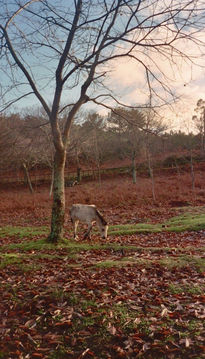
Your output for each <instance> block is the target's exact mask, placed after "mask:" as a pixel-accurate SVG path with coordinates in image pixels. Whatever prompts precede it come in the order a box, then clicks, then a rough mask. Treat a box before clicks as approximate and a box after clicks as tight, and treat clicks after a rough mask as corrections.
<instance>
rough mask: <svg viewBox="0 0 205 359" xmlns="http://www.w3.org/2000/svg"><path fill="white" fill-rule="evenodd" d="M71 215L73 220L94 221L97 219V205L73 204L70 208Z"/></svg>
mask: <svg viewBox="0 0 205 359" xmlns="http://www.w3.org/2000/svg"><path fill="white" fill-rule="evenodd" d="M70 216H71V219H72V220H79V221H82V222H91V221H94V220H95V219H96V206H95V205H93V204H90V205H88V204H80V203H77V204H73V205H72V206H71V208H70Z"/></svg>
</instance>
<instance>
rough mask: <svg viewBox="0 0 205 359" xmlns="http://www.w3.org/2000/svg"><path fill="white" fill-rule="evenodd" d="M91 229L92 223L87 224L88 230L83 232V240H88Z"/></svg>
mask: <svg viewBox="0 0 205 359" xmlns="http://www.w3.org/2000/svg"><path fill="white" fill-rule="evenodd" d="M91 229H92V223H90V224H88V229H87V231H86V232H85V234H84V237H83V239H85V238H87V237H88V239H90V231H91Z"/></svg>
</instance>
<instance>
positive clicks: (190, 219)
mask: <svg viewBox="0 0 205 359" xmlns="http://www.w3.org/2000/svg"><path fill="white" fill-rule="evenodd" d="M165 225H166V231H171V232H183V231H199V230H202V229H205V214H204V213H200V214H194V213H184V214H183V215H180V216H177V217H173V218H171V219H170V220H169V221H167V222H165Z"/></svg>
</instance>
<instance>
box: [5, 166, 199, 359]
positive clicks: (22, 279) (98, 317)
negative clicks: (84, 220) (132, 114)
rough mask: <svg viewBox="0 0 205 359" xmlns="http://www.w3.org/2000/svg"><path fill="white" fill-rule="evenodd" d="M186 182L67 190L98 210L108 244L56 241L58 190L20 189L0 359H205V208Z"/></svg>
mask: <svg viewBox="0 0 205 359" xmlns="http://www.w3.org/2000/svg"><path fill="white" fill-rule="evenodd" d="M202 175H203V172H202V171H198V172H197V173H196V187H195V189H194V191H193V189H192V186H191V179H190V177H189V175H188V174H187V173H186V174H184V175H181V177H180V178H178V177H177V176H175V175H172V176H170V177H163V176H159V177H158V178H156V183H155V195H156V199H155V201H153V198H152V190H151V183H150V180H149V179H147V178H140V179H139V180H138V183H137V184H136V185H133V184H132V183H131V179H129V178H128V177H122V178H110V179H106V180H103V181H102V183H101V184H96V183H94V182H90V183H85V184H81V185H79V186H76V187H73V188H68V189H67V190H66V199H67V202H66V209H67V212H68V207H69V206H70V204H71V203H74V202H82V203H95V204H96V205H97V206H98V207H99V209H100V210H101V212H102V213H103V215H104V216H105V217H106V219H107V220H108V223H109V225H110V228H109V232H108V239H107V241H103V240H101V239H100V238H99V233H98V231H97V229H96V230H93V233H92V239H91V241H83V240H82V234H83V233H82V232H83V231H84V227H83V226H81V229H80V233H79V237H80V239H79V241H77V242H76V241H74V240H73V238H72V237H73V233H72V227H71V222H70V220H69V218H66V223H65V239H64V241H62V242H61V243H59V244H58V245H52V244H49V243H48V242H47V241H46V238H47V235H48V232H49V221H50V206H51V199H50V198H49V195H48V192H49V190H48V188H46V187H44V188H43V187H41V188H36V192H35V194H34V195H33V196H32V195H30V194H29V192H28V191H27V189H24V188H10V189H7V190H4V191H3V192H2V196H1V197H2V201H1V204H0V210H1V213H2V216H1V223H0V226H1V227H0V243H1V248H0V258H1V263H0V268H1V273H0V279H1V286H0V298H1V302H0V317H1V321H0V334H1V339H0V358H5V359H8V358H17V359H33V358H45V359H65V358H66V359H67V358H79V359H80V358H87V359H88V358H96V359H97V358H157V359H160V358H165V359H166V358H198V359H201V358H205V345H204V338H205V326H204V319H205V309H204V308H205V295H204V293H205V254H204V253H205V245H204V244H205V198H204V193H205V190H204V187H205V185H204V183H203V176H202Z"/></svg>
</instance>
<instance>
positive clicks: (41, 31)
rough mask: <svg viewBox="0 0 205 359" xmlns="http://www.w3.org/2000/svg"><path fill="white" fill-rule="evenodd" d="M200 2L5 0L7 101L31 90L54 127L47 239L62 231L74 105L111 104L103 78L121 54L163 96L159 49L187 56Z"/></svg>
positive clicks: (169, 56) (0, 24) (171, 56)
mask: <svg viewBox="0 0 205 359" xmlns="http://www.w3.org/2000/svg"><path fill="white" fill-rule="evenodd" d="M202 10H203V1H202V0H194V1H193V0H183V1H182V0H176V1H173V0H167V1H161V0H89V1H88V0H84V1H83V0H70V1H67V2H63V1H60V0H56V1H55V2H53V1H52V2H51V1H47V0H13V2H12V3H11V2H8V1H7V0H2V1H1V14H0V41H1V42H0V46H1V47H0V60H1V74H0V75H1V78H2V81H1V87H2V88H1V95H2V96H1V101H2V104H3V105H4V107H3V108H4V109H5V108H7V107H8V106H9V105H12V104H14V103H16V101H17V100H22V98H23V99H24V101H25V100H26V98H27V96H33V95H34V96H35V97H36V98H37V99H38V101H39V102H40V104H41V105H42V106H43V108H44V110H45V112H46V114H47V117H48V120H49V122H50V125H51V129H52V136H53V143H54V147H55V155H54V188H53V207H52V219H51V232H50V236H49V240H50V241H52V242H56V241H58V240H59V239H60V238H61V237H62V231H63V224H64V212H65V195H64V167H65V159H66V148H67V144H68V139H69V135H70V129H71V124H72V122H73V119H74V117H75V115H76V113H77V112H78V110H79V109H80V108H81V106H82V105H84V104H86V103H87V102H89V101H93V102H94V103H96V104H103V105H104V106H108V105H107V104H106V99H108V100H110V99H112V100H113V99H114V97H113V94H112V93H111V92H109V91H108V90H107V89H106V91H105V87H103V80H104V79H106V77H107V75H109V67H108V65H109V63H110V64H112V66H113V64H114V60H116V59H119V58H122V57H124V58H125V57H127V58H130V59H132V60H134V61H136V64H138V65H141V67H142V70H144V73H145V78H146V80H147V92H148V93H149V92H153V95H154V94H155V95H156V96H158V100H161V101H162V102H164V98H162V96H161V95H160V92H159V86H161V88H162V89H163V90H164V91H166V92H167V93H169V94H171V91H170V88H169V87H168V86H167V81H166V79H165V77H166V74H165V73H163V71H162V68H160V65H159V64H158V62H157V61H155V56H154V55H158V56H159V55H160V56H162V57H163V58H164V59H166V61H167V60H168V61H170V62H172V61H173V62H174V61H175V56H177V58H179V57H180V56H181V57H183V58H184V59H186V60H187V61H188V57H187V55H186V54H184V53H182V51H181V49H180V43H179V41H180V40H181V39H183V40H185V39H186V40H187V41H195V42H197V41H198V40H197V36H195V34H196V32H197V31H199V30H200V26H201V27H202V25H203V22H201V16H203V13H202ZM198 45H200V43H199V41H198ZM190 60H191V59H190ZM4 85H5V86H4ZM154 85H157V86H154ZM50 103H51V105H50ZM65 103H66V105H69V111H68V115H67V118H66V121H65V124H64V127H63V129H61V127H60V126H59V119H60V117H61V114H62V110H63V107H64V106H65V105H64V104H65Z"/></svg>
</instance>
